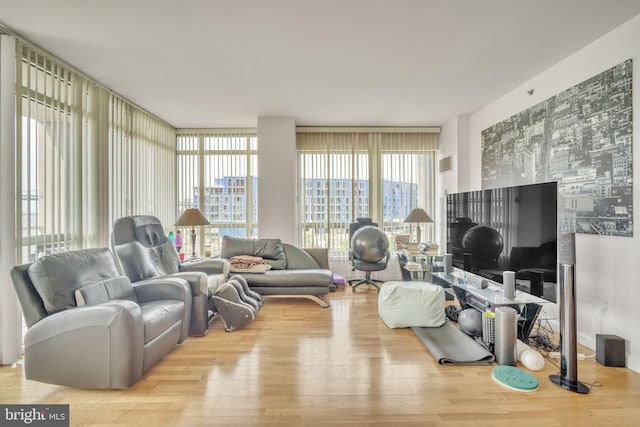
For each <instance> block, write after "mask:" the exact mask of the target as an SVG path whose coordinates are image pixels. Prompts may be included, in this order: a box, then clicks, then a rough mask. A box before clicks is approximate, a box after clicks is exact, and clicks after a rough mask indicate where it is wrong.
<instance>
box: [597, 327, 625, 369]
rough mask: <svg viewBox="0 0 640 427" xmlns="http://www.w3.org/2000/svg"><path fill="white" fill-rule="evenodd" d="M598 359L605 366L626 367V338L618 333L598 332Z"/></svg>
mask: <svg viewBox="0 0 640 427" xmlns="http://www.w3.org/2000/svg"><path fill="white" fill-rule="evenodd" d="M596 360H597V361H598V363H600V364H602V365H604V366H615V367H618V368H624V367H625V365H626V363H625V343H624V340H623V339H622V338H620V337H619V336H617V335H605V334H596Z"/></svg>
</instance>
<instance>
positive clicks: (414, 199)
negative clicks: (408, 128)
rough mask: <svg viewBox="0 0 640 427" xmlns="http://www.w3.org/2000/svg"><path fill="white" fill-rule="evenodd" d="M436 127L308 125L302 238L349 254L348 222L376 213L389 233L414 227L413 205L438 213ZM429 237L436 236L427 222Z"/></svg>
mask: <svg viewBox="0 0 640 427" xmlns="http://www.w3.org/2000/svg"><path fill="white" fill-rule="evenodd" d="M437 147H438V134H437V133H435V132H388V131H384V132H376V131H375V129H374V128H371V129H368V130H366V131H362V130H358V131H354V132H349V131H342V130H335V131H326V132H322V131H305V132H299V133H298V136H297V150H298V176H299V194H298V199H299V203H300V209H299V212H300V215H299V224H298V225H299V227H300V236H301V242H300V244H301V245H302V246H305V247H327V248H329V250H330V255H331V256H332V257H340V256H344V253H345V251H346V249H347V248H348V246H349V242H348V235H349V233H348V230H349V224H350V223H351V222H353V221H354V220H355V219H356V218H358V217H371V218H372V219H373V220H374V222H377V223H378V224H380V225H381V226H382V227H383V228H384V230H385V232H387V233H388V235H389V237H390V240H391V243H392V244H393V236H394V235H395V234H407V233H408V232H409V227H410V224H408V223H404V222H403V220H404V218H406V217H407V215H408V214H409V212H410V211H411V209H413V208H415V207H421V208H423V209H425V210H426V211H427V212H428V213H429V214H430V215H431V216H432V218H433V219H434V220H435V216H436V214H437V212H435V209H434V208H435V200H434V199H435V197H434V196H435V194H434V192H435V170H434V159H435V153H436V150H437ZM425 226H426V227H425ZM423 227H425V228H426V230H427V233H423V234H422V235H423V236H424V237H425V240H427V239H428V240H431V239H433V234H432V230H431V227H430V226H429V225H423Z"/></svg>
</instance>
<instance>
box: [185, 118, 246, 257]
mask: <svg viewBox="0 0 640 427" xmlns="http://www.w3.org/2000/svg"><path fill="white" fill-rule="evenodd" d="M257 150H258V138H257V136H256V131H255V130H252V129H237V130H178V133H177V158H178V160H177V177H178V178H177V185H178V188H177V194H178V196H177V197H178V199H177V211H178V212H177V213H176V215H179V214H180V212H182V211H183V210H185V209H187V208H191V207H196V208H198V209H200V211H201V212H202V213H203V214H204V216H205V217H206V218H207V219H208V220H209V222H210V223H211V225H210V226H206V227H199V228H200V229H199V230H198V232H199V233H200V237H198V239H197V242H199V248H197V251H196V252H198V253H201V254H202V253H204V252H206V251H211V253H219V251H220V243H221V239H222V236H224V235H232V236H242V237H256V236H257V235H258V197H257V196H258V160H257V155H258V151H257ZM181 232H182V234H183V235H185V232H189V230H181Z"/></svg>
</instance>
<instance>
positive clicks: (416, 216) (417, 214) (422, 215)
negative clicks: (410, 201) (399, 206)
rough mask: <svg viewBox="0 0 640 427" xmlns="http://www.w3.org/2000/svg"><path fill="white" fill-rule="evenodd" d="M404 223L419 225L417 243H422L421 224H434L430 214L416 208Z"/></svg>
mask: <svg viewBox="0 0 640 427" xmlns="http://www.w3.org/2000/svg"><path fill="white" fill-rule="evenodd" d="M404 222H416V223H418V226H417V227H416V238H417V242H418V243H421V241H420V239H421V236H420V223H423V222H433V220H432V219H431V217H430V216H429V214H427V213H426V212H425V211H424V209H422V208H415V209H413V210H412V211H411V212H410V213H409V216H407V217H406V218H405V219H404Z"/></svg>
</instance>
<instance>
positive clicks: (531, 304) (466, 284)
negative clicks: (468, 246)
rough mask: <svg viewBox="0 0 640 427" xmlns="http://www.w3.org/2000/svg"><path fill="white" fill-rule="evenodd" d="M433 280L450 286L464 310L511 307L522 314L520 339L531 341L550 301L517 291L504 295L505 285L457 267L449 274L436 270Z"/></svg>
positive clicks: (519, 327) (519, 323)
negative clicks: (532, 333) (536, 325)
mask: <svg viewBox="0 0 640 427" xmlns="http://www.w3.org/2000/svg"><path fill="white" fill-rule="evenodd" d="M431 281H432V282H433V283H436V284H440V285H442V286H445V287H450V288H451V289H452V290H453V292H454V294H455V296H456V299H457V300H458V302H459V303H460V306H461V308H462V309H466V308H474V309H476V310H479V311H495V308H496V307H500V306H509V307H513V308H515V309H516V310H517V311H518V313H519V314H520V318H519V319H518V338H520V339H521V340H522V341H525V342H526V341H527V339H528V338H529V335H530V334H531V330H532V329H533V327H534V326H535V322H536V319H537V318H538V315H539V314H540V311H541V310H542V304H546V303H549V301H547V300H544V299H542V298H539V297H536V296H534V295H531V294H528V293H526V292H522V291H520V290H516V295H515V298H513V299H508V298H505V297H504V292H503V289H502V284H500V283H497V282H494V281H492V280H490V279H487V278H486V277H483V276H480V275H476V274H473V273H469V272H466V271H464V270H461V269H459V268H453V271H452V272H451V273H449V274H447V273H444V272H439V273H436V272H434V273H432V274H431Z"/></svg>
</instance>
